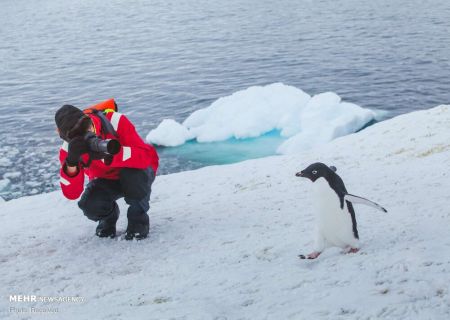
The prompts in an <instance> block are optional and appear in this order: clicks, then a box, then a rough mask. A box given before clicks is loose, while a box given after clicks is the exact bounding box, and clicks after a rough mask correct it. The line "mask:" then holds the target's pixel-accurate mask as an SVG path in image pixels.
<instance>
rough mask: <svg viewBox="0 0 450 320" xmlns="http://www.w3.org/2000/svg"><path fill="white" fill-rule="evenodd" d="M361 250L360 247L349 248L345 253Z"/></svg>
mask: <svg viewBox="0 0 450 320" xmlns="http://www.w3.org/2000/svg"><path fill="white" fill-rule="evenodd" d="M358 251H359V248H351V247H350V248H348V250H347V251H346V252H345V253H357V252H358Z"/></svg>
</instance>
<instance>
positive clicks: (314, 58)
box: [0, 0, 450, 199]
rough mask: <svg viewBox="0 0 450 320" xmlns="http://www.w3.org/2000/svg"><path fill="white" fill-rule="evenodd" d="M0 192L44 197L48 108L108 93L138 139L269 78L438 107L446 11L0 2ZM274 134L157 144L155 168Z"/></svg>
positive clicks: (408, 2)
mask: <svg viewBox="0 0 450 320" xmlns="http://www.w3.org/2000/svg"><path fill="white" fill-rule="evenodd" d="M0 18H1V21H2V24H1V27H0V39H1V43H0V111H1V112H0V121H1V126H0V188H1V189H2V190H1V191H0V196H2V197H3V198H5V199H11V198H15V197H19V196H22V195H29V194H35V193H40V192H47V191H51V190H55V189H56V188H57V187H58V169H59V162H58V150H59V147H60V145H61V140H60V139H59V137H58V136H57V135H56V133H55V125H54V118H53V117H54V112H55V111H56V110H57V109H58V107H60V106H61V105H63V104H65V103H70V104H74V105H76V106H79V107H84V106H89V105H91V104H93V103H96V102H99V101H101V100H103V99H107V98H110V97H115V98H116V100H117V102H118V104H119V108H120V110H121V111H122V112H123V113H125V114H126V115H127V116H128V117H129V118H130V119H131V120H132V122H133V123H134V124H135V125H136V128H137V130H138V132H139V133H140V134H141V136H143V137H145V136H146V135H147V133H148V132H149V131H150V130H152V129H154V128H155V127H156V126H157V125H158V124H159V123H160V122H161V121H162V120H163V119H166V118H172V119H174V120H176V121H178V122H182V121H183V120H184V119H186V118H187V117H188V116H189V115H190V114H191V113H192V112H194V111H195V110H197V109H200V108H205V107H207V106H209V105H210V104H211V103H212V102H214V101H215V100H216V99H218V98H220V97H224V96H228V95H231V94H233V93H234V92H237V91H239V90H245V89H246V88H248V87H251V86H254V85H267V84H270V83H274V82H282V83H284V84H286V85H291V86H295V87H297V88H300V89H302V90H304V91H305V92H307V93H309V94H311V95H314V94H318V93H322V92H327V91H332V92H336V93H337V94H339V95H340V96H341V97H342V98H343V100H345V101H348V102H352V103H355V104H358V105H360V106H362V107H364V108H369V109H383V110H387V111H389V115H390V116H395V115H398V114H401V113H406V112H410V111H413V110H417V109H424V108H430V107H433V106H436V105H438V104H442V103H449V101H450V90H449V87H448V75H449V74H450V54H449V52H450V39H449V32H448V30H449V28H450V3H449V2H448V1H445V0H434V1H433V0H431V1H419V0H399V1H388V0H380V1H358V0H350V1H345V2H342V1H332V0H318V1H302V0H280V1H256V0H248V1H236V0H230V1H217V0H208V1H206V0H204V1H189V0H186V1H162V0H155V1H147V0H133V1H124V0H110V1H104V0H80V1H69V0H60V1H53V0H39V1H23V0H3V1H2V3H1V7H0ZM279 139H280V137H279V136H276V134H274V132H271V133H270V134H266V135H264V136H262V137H260V138H256V139H255V138H254V139H250V140H230V141H222V142H217V143H210V144H197V143H195V141H191V142H188V143H187V144H185V145H183V146H181V147H179V148H174V149H170V148H164V149H159V151H160V155H161V169H160V173H162V174H165V173H169V172H176V171H180V170H187V169H192V168H197V167H200V166H204V165H211V164H222V163H229V162H234V161H240V160H243V159H248V158H253V157H260V156H266V155H270V154H274V150H275V149H276V148H275V147H276V145H278V144H279V143H280V141H279Z"/></svg>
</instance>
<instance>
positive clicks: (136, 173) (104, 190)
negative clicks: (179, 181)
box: [78, 167, 155, 223]
mask: <svg viewBox="0 0 450 320" xmlns="http://www.w3.org/2000/svg"><path fill="white" fill-rule="evenodd" d="M154 180H155V172H154V171H153V169H152V168H150V167H149V168H147V169H133V168H123V169H121V171H120V174H119V180H110V179H101V178H98V179H95V180H92V181H90V182H89V183H88V185H87V186H86V189H85V190H84V193H83V195H82V196H81V199H80V201H78V206H79V207H80V209H81V210H83V213H84V215H85V216H86V217H88V218H89V219H90V220H93V221H99V220H101V219H105V218H107V217H108V216H110V215H112V214H113V211H114V210H118V206H117V203H116V200H117V199H119V198H122V197H124V198H125V202H126V203H127V204H129V207H128V212H127V217H128V221H129V222H135V223H141V222H142V223H145V221H147V223H148V216H147V211H148V210H149V209H150V204H149V201H150V193H151V191H152V183H153V181H154Z"/></svg>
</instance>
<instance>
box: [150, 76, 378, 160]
mask: <svg viewBox="0 0 450 320" xmlns="http://www.w3.org/2000/svg"><path fill="white" fill-rule="evenodd" d="M374 118H375V113H374V112H373V111H371V110H368V109H363V108H361V107H359V106H357V105H355V104H351V103H346V102H341V98H340V97H339V96H338V95H337V94H335V93H332V92H327V93H322V94H318V95H316V96H313V97H311V96H310V95H308V94H307V93H305V92H303V91H302V90H300V89H298V88H295V87H293V86H288V85H284V84H282V83H274V84H270V85H266V86H253V87H250V88H248V89H246V90H242V91H238V92H235V93H233V94H232V95H230V96H226V97H223V98H220V99H218V100H216V101H214V102H213V103H212V104H211V105H210V106H209V107H207V108H204V109H200V110H197V111H195V112H193V113H192V114H191V115H190V116H189V117H188V118H187V119H186V120H185V121H184V122H183V124H179V123H177V122H175V121H174V120H167V119H166V120H164V121H163V122H161V124H160V125H159V126H158V127H157V128H156V129H154V130H152V131H151V132H150V133H149V134H148V136H147V141H148V142H151V143H154V144H157V145H162V146H179V145H182V144H183V143H185V142H186V141H188V140H190V139H196V141H197V142H200V143H205V142H215V141H225V140H228V139H231V138H234V139H248V138H255V137H260V136H262V135H264V134H266V133H268V132H270V131H273V130H277V131H279V132H280V135H281V136H282V137H286V138H290V139H288V140H287V141H286V142H285V144H283V145H281V146H280V147H279V148H278V152H279V153H295V152H300V151H302V150H305V149H307V148H311V147H313V146H315V145H318V144H322V143H325V142H328V141H330V140H332V139H334V138H336V137H339V136H342V135H345V134H348V133H352V132H355V131H357V130H359V129H360V128H362V127H363V126H364V125H365V124H367V123H368V122H370V121H372V120H374Z"/></svg>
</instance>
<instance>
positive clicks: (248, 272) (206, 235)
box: [0, 106, 450, 320]
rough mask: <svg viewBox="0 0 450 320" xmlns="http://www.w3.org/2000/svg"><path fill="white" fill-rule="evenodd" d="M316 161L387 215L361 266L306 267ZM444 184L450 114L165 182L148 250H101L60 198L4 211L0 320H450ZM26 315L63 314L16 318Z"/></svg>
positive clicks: (376, 225)
mask: <svg viewBox="0 0 450 320" xmlns="http://www.w3.org/2000/svg"><path fill="white" fill-rule="evenodd" d="M316 161H321V162H325V163H327V164H329V165H335V166H336V167H337V168H338V173H339V174H340V176H341V177H342V178H343V180H344V182H345V183H346V186H347V189H348V190H349V192H351V193H353V194H356V195H361V196H365V197H367V198H369V199H371V200H374V201H376V202H378V203H380V204H381V205H383V206H384V207H385V208H387V209H388V210H389V213H388V214H382V213H380V212H378V211H375V210H374V209H372V208H370V207H365V206H356V214H357V220H358V223H359V232H360V238H361V245H362V248H361V251H360V252H359V253H357V254H342V253H341V252H340V250H339V249H329V250H327V251H325V252H324V253H323V254H322V255H321V256H320V257H319V258H318V259H317V260H314V261H305V260H299V259H298V258H297V255H298V254H299V253H308V252H309V251H310V249H311V247H312V241H313V229H314V220H313V214H312V203H311V194H310V191H311V183H310V182H309V181H307V180H306V179H301V178H296V177H295V176H294V174H295V172H297V171H298V170H300V169H303V168H305V167H306V166H307V165H308V164H310V163H312V162H316ZM449 175H450V106H440V107H436V108H433V109H430V110H426V111H420V112H414V113H410V114H406V115H402V116H399V117H396V118H394V119H391V120H388V121H384V122H381V123H377V124H376V125H374V126H371V127H369V128H367V129H365V130H363V131H362V132H359V133H356V134H352V135H349V136H345V137H342V138H338V139H336V140H334V141H332V142H330V143H328V144H326V145H323V146H320V147H319V148H316V149H313V150H312V151H308V152H305V153H300V154H297V155H294V156H276V157H270V158H264V159H260V160H251V161H246V162H242V163H238V164H234V165H227V166H216V167H207V168H203V169H200V170H196V171H190V172H182V173H178V174H173V175H168V176H160V177H158V179H157V180H156V182H155V185H154V193H153V196H152V208H151V223H152V227H151V236H150V238H149V239H147V240H144V241H141V242H127V241H125V240H121V239H120V238H119V239H115V240H111V239H99V238H97V237H96V236H94V228H95V224H94V223H93V222H90V221H88V220H87V219H86V218H84V217H83V215H82V213H81V212H80V210H79V209H78V208H77V205H76V202H70V201H68V200H66V199H64V198H63V196H62V195H61V194H60V193H59V192H54V193H49V194H43V195H37V196H31V197H25V198H20V199H17V200H12V201H8V202H4V203H0V219H1V221H2V232H1V234H0V243H1V249H0V270H1V274H0V280H1V281H0V283H1V286H0V312H1V313H0V318H2V319H5V318H8V319H19V318H24V319H28V318H29V319H34V318H39V319H43V318H45V319H47V318H51V319H277V320H278V319H396V320H398V319H408V320H410V319H433V320H440V319H450V293H449V283H450V206H449V204H450V179H449ZM120 207H121V211H122V217H121V218H120V219H119V223H118V229H119V230H120V231H123V230H124V229H125V227H126V219H125V212H126V206H125V203H124V202H122V201H121V202H120ZM12 294H24V295H38V296H75V295H78V296H81V297H83V298H84V299H85V301H84V302H83V303H61V304H55V303H53V304H44V303H33V302H22V303H20V302H10V301H9V295H12ZM31 306H36V307H53V308H55V307H56V308H58V313H56V314H44V315H42V314H41V315H36V314H30V313H17V312H10V310H9V308H10V307H16V308H22V307H25V308H29V307H31Z"/></svg>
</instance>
